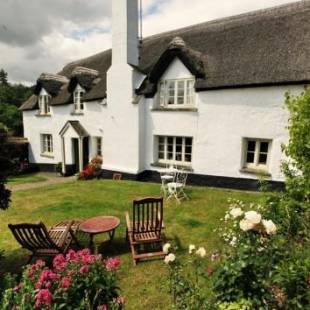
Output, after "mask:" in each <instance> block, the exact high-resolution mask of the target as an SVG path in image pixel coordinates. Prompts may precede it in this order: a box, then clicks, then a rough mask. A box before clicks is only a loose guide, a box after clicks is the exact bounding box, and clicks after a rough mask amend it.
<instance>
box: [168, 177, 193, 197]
mask: <svg viewBox="0 0 310 310" xmlns="http://www.w3.org/2000/svg"><path fill="white" fill-rule="evenodd" d="M187 176H188V173H187V172H184V171H178V172H177V174H176V178H175V182H170V183H168V184H167V188H168V194H169V195H168V197H167V200H168V199H170V198H173V197H174V198H175V199H176V201H177V202H178V203H181V199H184V198H185V199H189V198H188V196H187V195H186V193H185V192H184V189H185V186H186V180H187Z"/></svg>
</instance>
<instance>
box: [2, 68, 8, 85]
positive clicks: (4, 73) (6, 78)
mask: <svg viewBox="0 0 310 310" xmlns="http://www.w3.org/2000/svg"><path fill="white" fill-rule="evenodd" d="M0 84H3V85H8V74H7V72H5V71H4V70H3V69H1V70H0Z"/></svg>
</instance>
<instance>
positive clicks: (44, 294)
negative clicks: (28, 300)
mask: <svg viewBox="0 0 310 310" xmlns="http://www.w3.org/2000/svg"><path fill="white" fill-rule="evenodd" d="M35 299H36V301H35V306H36V308H41V306H45V307H47V308H50V306H51V305H52V302H53V295H52V294H51V293H50V291H49V290H45V289H43V290H40V291H39V292H38V293H37V295H36V296H35Z"/></svg>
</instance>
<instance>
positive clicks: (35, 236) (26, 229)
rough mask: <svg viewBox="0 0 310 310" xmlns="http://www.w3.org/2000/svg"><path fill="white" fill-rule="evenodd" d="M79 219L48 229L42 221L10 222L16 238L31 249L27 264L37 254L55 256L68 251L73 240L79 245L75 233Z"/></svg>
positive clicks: (60, 223)
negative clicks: (32, 222) (30, 222)
mask: <svg viewBox="0 0 310 310" xmlns="http://www.w3.org/2000/svg"><path fill="white" fill-rule="evenodd" d="M79 224H80V222H79V221H62V222H59V223H58V224H56V225H55V226H53V227H52V228H51V229H50V230H47V228H46V226H45V225H44V224H43V223H42V222H38V223H36V224H28V223H23V224H15V225H13V224H9V225H8V226H9V228H10V230H11V231H12V233H13V235H14V237H15V239H16V240H17V241H18V243H19V244H20V245H21V246H22V247H23V248H25V249H27V250H29V251H31V252H32V253H31V255H30V257H29V260H28V262H27V264H29V263H30V262H31V260H32V258H33V257H35V256H55V255H57V254H64V253H66V252H67V250H68V248H69V246H70V245H71V242H72V241H74V242H75V243H76V245H77V246H79V243H78V240H77V239H76V237H75V233H76V231H77V229H78V226H79Z"/></svg>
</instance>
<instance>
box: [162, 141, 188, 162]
mask: <svg viewBox="0 0 310 310" xmlns="http://www.w3.org/2000/svg"><path fill="white" fill-rule="evenodd" d="M157 143H158V162H159V163H167V164H173V163H176V164H180V163H181V164H182V163H183V164H187V165H189V164H190V163H191V161H192V143H193V138H191V137H171V136H158V137H157Z"/></svg>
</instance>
